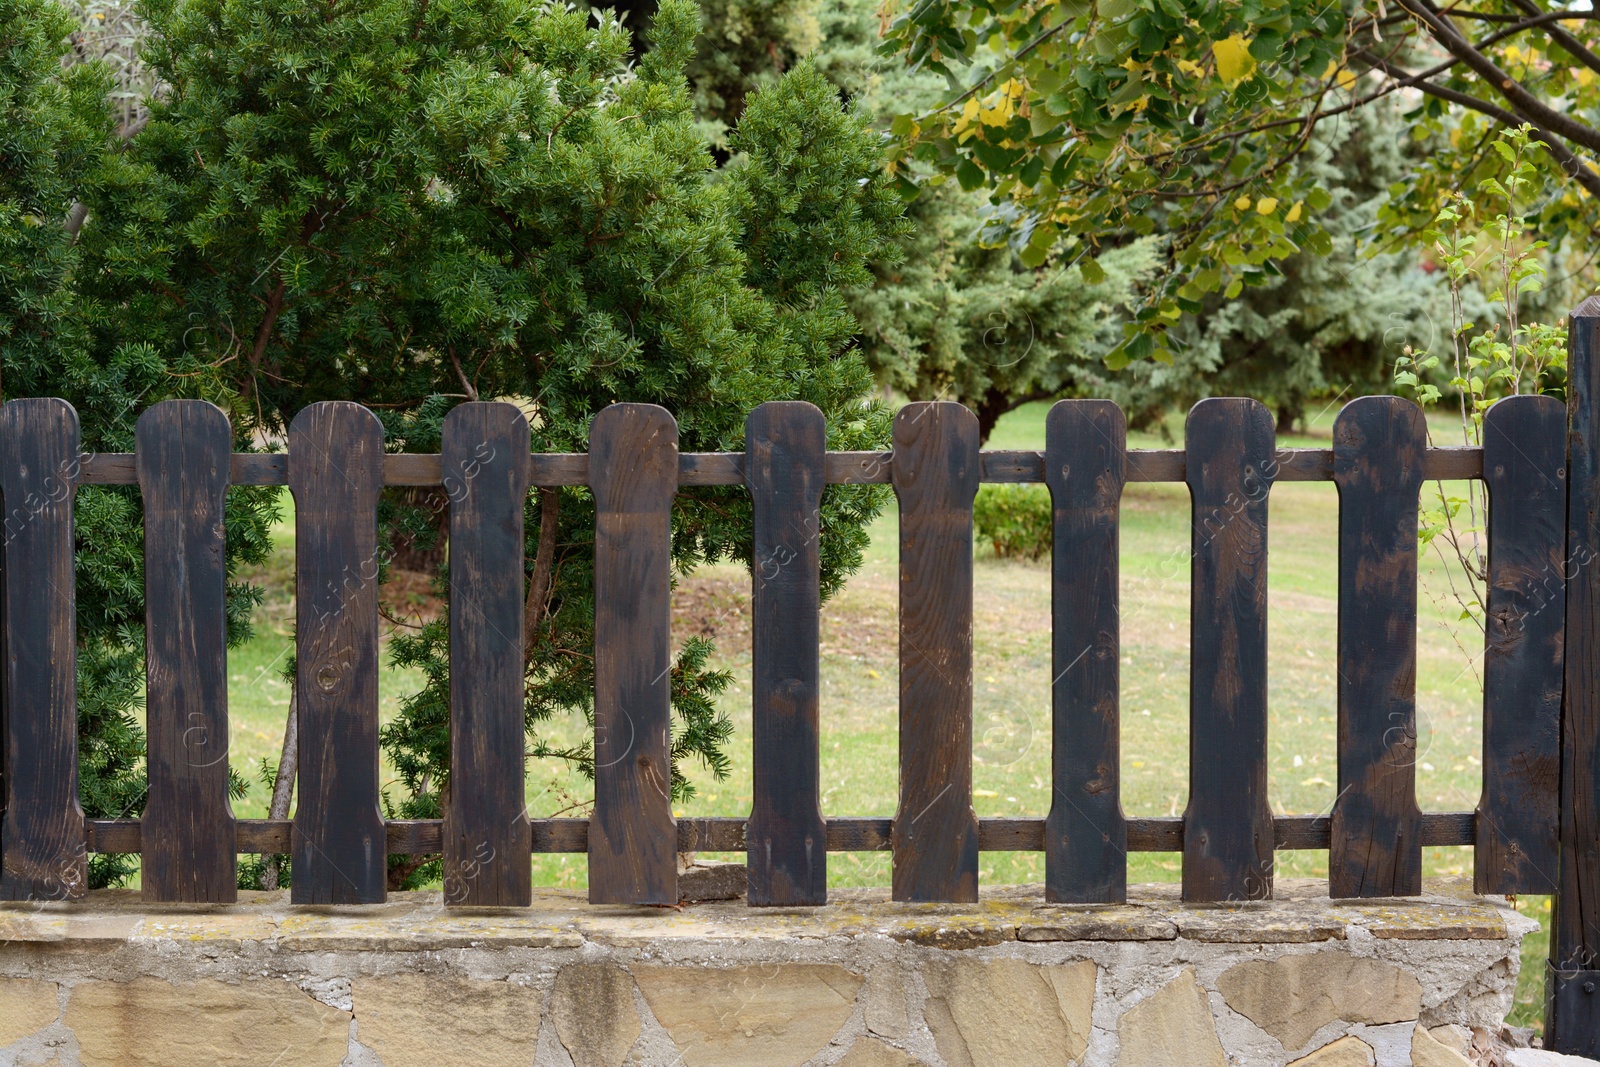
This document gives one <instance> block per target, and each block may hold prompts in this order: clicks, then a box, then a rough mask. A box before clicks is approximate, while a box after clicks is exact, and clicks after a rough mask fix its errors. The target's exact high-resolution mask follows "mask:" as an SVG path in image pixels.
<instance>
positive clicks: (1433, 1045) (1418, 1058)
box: [1411, 1024, 1472, 1067]
mask: <svg viewBox="0 0 1600 1067" xmlns="http://www.w3.org/2000/svg"><path fill="white" fill-rule="evenodd" d="M1411 1067H1472V1061H1471V1060H1469V1059H1467V1058H1466V1057H1465V1056H1463V1055H1462V1054H1461V1053H1459V1052H1457V1051H1456V1050H1455V1049H1453V1048H1451V1047H1450V1046H1449V1045H1446V1044H1445V1043H1444V1042H1442V1041H1440V1040H1439V1039H1438V1038H1436V1037H1434V1036H1433V1035H1432V1034H1430V1033H1428V1031H1427V1029H1426V1028H1424V1027H1423V1026H1422V1025H1421V1024H1418V1025H1417V1026H1416V1028H1415V1029H1413V1030H1412V1031H1411Z"/></svg>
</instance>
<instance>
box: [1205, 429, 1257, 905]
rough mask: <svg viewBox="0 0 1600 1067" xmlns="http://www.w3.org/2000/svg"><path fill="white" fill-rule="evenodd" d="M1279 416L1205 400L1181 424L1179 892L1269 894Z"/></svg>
mask: <svg viewBox="0 0 1600 1067" xmlns="http://www.w3.org/2000/svg"><path fill="white" fill-rule="evenodd" d="M1275 443H1276V442H1275V438H1274V436H1273V423H1272V414H1271V412H1269V411H1267V409H1266V408H1265V407H1264V406H1263V405H1262V404H1261V403H1260V401H1257V400H1241V399H1233V398H1220V397H1219V398H1214V399H1209V400H1202V401H1200V402H1199V403H1198V404H1196V405H1195V406H1194V408H1193V410H1191V411H1190V412H1189V419H1188V423H1187V428H1186V430H1185V445H1186V448H1187V452H1188V475H1189V492H1190V495H1191V496H1192V498H1193V509H1194V510H1193V516H1194V518H1193V529H1192V534H1191V539H1190V543H1191V545H1192V550H1191V554H1190V563H1191V573H1192V579H1191V586H1190V605H1191V609H1190V615H1189V619H1190V623H1189V625H1190V635H1191V636H1190V648H1191V651H1190V653H1189V806H1188V808H1187V809H1186V810H1185V812H1184V817H1183V899H1184V900H1190V901H1223V900H1262V899H1266V898H1268V897H1270V896H1271V895H1272V863H1273V859H1272V857H1273V849H1274V847H1275V844H1276V843H1275V841H1274V837H1273V831H1272V809H1271V808H1270V807H1269V806H1268V804H1267V496H1268V493H1269V492H1270V491H1271V489H1272V480H1273V475H1274V473H1275V461H1274V458H1273V456H1274V446H1275Z"/></svg>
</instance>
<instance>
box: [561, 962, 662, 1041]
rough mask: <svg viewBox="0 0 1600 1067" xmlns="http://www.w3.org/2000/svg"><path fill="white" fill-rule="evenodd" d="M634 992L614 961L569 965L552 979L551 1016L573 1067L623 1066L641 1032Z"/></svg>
mask: <svg viewBox="0 0 1600 1067" xmlns="http://www.w3.org/2000/svg"><path fill="white" fill-rule="evenodd" d="M633 989H634V986H633V976H632V975H630V974H629V973H628V972H627V971H625V970H623V969H622V968H621V967H618V966H617V965H616V964H614V963H569V964H568V965H567V966H565V967H563V968H562V969H561V973H560V974H558V975H556V988H555V992H554V993H553V994H552V995H551V997H550V1018H551V1021H553V1022H554V1023H555V1025H556V1034H557V1036H559V1037H560V1038H561V1044H562V1046H563V1047H565V1048H566V1050H567V1054H568V1055H570V1056H571V1057H572V1062H573V1064H574V1067H622V1061H623V1060H624V1059H626V1058H627V1055H628V1050H629V1049H631V1048H632V1047H633V1043H634V1042H635V1041H637V1040H639V1031H640V1030H641V1025H640V1023H639V1012H638V1009H637V1008H635V1007H634V1003H633Z"/></svg>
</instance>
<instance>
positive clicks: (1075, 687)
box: [979, 400, 1128, 904]
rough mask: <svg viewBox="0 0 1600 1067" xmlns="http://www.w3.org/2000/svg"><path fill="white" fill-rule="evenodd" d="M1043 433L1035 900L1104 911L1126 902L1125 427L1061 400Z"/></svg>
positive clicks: (1108, 414) (1119, 418)
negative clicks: (1041, 786) (1046, 563)
mask: <svg viewBox="0 0 1600 1067" xmlns="http://www.w3.org/2000/svg"><path fill="white" fill-rule="evenodd" d="M1044 433H1045V453H1044V455H1045V471H1044V473H1045V480H1046V482H1047V483H1048V484H1049V486H1050V501H1051V513H1052V524H1053V536H1054V540H1053V542H1052V545H1053V549H1052V555H1051V585H1050V590H1051V593H1050V617H1051V628H1052V642H1051V675H1052V676H1053V678H1054V684H1053V685H1052V686H1051V694H1050V695H1051V721H1052V725H1053V730H1052V734H1051V736H1052V742H1051V750H1050V751H1051V780H1052V782H1053V786H1052V792H1051V795H1050V814H1049V817H1048V818H1047V819H1046V820H1045V841H1044V845H1045V858H1044V870H1045V875H1044V891H1045V899H1046V900H1048V901H1050V902H1052V903H1063V904H1105V903H1114V902H1120V901H1124V900H1126V899H1127V896H1128V829H1127V820H1126V819H1125V818H1124V816H1123V813H1122V794H1121V777H1120V773H1119V771H1120V760H1121V756H1120V752H1121V746H1120V744H1119V731H1120V729H1121V715H1120V713H1119V709H1120V707H1121V702H1120V693H1121V690H1120V681H1119V679H1120V673H1119V667H1118V664H1119V663H1120V656H1121V652H1120V651H1119V650H1120V648H1121V635H1120V623H1119V622H1118V604H1119V597H1118V585H1117V582H1118V574H1119V568H1118V559H1119V555H1118V515H1119V509H1120V508H1121V503H1122V487H1123V483H1124V482H1125V481H1126V479H1127V442H1128V427H1127V420H1126V419H1124V417H1123V414H1122V409H1121V408H1119V407H1117V405H1116V404H1113V403H1112V402H1111V401H1109V400H1062V401H1060V402H1059V403H1057V404H1056V405H1055V406H1054V407H1052V408H1051V409H1050V413H1049V415H1048V416H1046V418H1045V430H1044ZM979 847H980V848H981V847H982V845H981V843H980V846H979Z"/></svg>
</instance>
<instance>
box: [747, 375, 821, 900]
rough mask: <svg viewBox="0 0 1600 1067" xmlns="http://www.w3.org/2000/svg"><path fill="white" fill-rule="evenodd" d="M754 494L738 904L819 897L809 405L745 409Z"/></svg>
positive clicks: (815, 419) (816, 611)
mask: <svg viewBox="0 0 1600 1067" xmlns="http://www.w3.org/2000/svg"><path fill="white" fill-rule="evenodd" d="M744 437H745V468H744V471H745V483H746V485H747V486H748V487H749V490H750V498H751V500H752V502H753V503H754V505H755V542H754V550H755V551H754V554H753V559H752V571H753V573H752V575H751V579H750V580H751V617H752V623H751V659H752V666H751V678H752V681H753V683H754V686H753V689H752V693H751V735H752V745H753V750H754V760H753V763H752V772H753V789H754V797H753V799H752V804H751V810H750V822H749V825H748V826H747V827H746V830H745V839H746V842H747V857H748V862H747V869H748V871H749V893H748V899H749V902H750V904H752V905H755V906H765V905H785V904H823V903H826V901H827V898H828V828H827V825H826V824H825V823H824V822H823V819H822V784H821V774H822V771H821V740H820V735H819V732H818V731H819V722H818V715H819V694H820V689H821V665H820V662H819V660H820V656H819V642H820V638H821V630H820V612H821V603H822V598H821V575H820V569H819V568H820V552H819V546H818V541H817V539H818V536H819V534H820V532H821V531H820V528H819V523H820V521H821V511H820V509H821V506H822V490H823V487H824V485H825V483H826V481H827V474H826V470H825V459H824V457H825V456H826V454H827V449H828V432H827V425H826V424H825V423H824V421H823V417H822V412H821V411H820V410H818V409H817V408H816V407H815V406H814V405H812V404H806V403H801V402H798V401H787V402H779V403H771V404H762V405H761V406H760V407H758V408H756V409H755V410H754V411H752V412H751V413H750V417H749V418H748V419H746V420H745V431H744Z"/></svg>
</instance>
